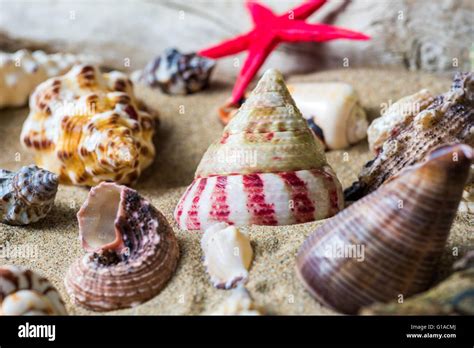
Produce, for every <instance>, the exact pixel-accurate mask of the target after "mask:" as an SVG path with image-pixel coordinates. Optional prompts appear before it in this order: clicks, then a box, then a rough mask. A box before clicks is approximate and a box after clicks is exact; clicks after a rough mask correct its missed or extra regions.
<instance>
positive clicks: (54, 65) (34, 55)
mask: <svg viewBox="0 0 474 348" xmlns="http://www.w3.org/2000/svg"><path fill="white" fill-rule="evenodd" d="M93 62H96V63H98V62H99V59H98V58H95V57H89V56H84V55H73V54H68V53H54V54H48V53H45V52H43V51H34V52H30V51H28V50H19V51H16V52H14V53H6V52H0V109H1V108H5V107H15V106H22V105H24V104H26V102H27V101H28V97H29V95H30V94H31V92H33V90H34V89H35V87H36V86H38V85H39V84H40V83H41V82H43V81H46V80H47V79H49V78H50V77H53V76H58V75H61V74H64V73H65V72H66V71H68V70H69V69H71V68H72V66H73V65H74V64H79V63H93Z"/></svg>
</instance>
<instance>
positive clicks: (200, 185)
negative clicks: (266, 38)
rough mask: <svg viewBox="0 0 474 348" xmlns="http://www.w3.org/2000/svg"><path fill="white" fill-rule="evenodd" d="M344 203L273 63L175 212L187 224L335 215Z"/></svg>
mask: <svg viewBox="0 0 474 348" xmlns="http://www.w3.org/2000/svg"><path fill="white" fill-rule="evenodd" d="M342 206H343V197H342V189H341V184H340V182H339V180H338V179H337V177H336V175H335V174H334V172H333V171H332V169H331V167H330V166H329V165H328V164H327V161H326V157H325V154H324V150H323V145H322V143H321V142H320V141H319V140H318V139H317V138H316V137H315V136H314V135H313V134H312V132H311V130H310V129H309V128H308V125H307V124H306V121H305V120H304V118H303V117H302V116H301V113H300V111H299V110H298V108H297V107H296V106H295V103H294V101H293V99H292V98H291V95H290V93H289V92H288V89H287V88H286V85H285V83H284V81H283V77H282V75H281V74H280V73H279V72H278V71H276V70H268V71H267V72H266V73H265V74H264V76H263V77H262V79H261V80H260V81H259V83H258V85H257V87H256V88H255V90H254V91H253V92H252V94H251V95H250V96H249V98H248V99H247V101H246V102H245V103H244V104H243V105H242V107H241V108H240V109H239V111H238V112H237V114H236V116H235V117H234V118H232V120H231V121H230V122H229V124H228V125H227V126H226V127H225V128H224V131H223V135H222V136H221V138H220V139H218V140H217V141H216V142H214V143H213V144H211V145H210V147H209V148H208V150H207V152H206V153H205V154H204V156H203V158H202V160H201V162H200V164H199V166H198V168H197V170H196V175H195V180H194V181H193V182H192V183H191V185H190V186H189V187H188V189H187V190H186V192H185V193H184V194H183V196H182V197H181V199H180V201H179V203H178V205H177V207H176V209H175V219H176V221H177V222H178V224H179V226H180V228H182V229H188V230H196V229H205V228H207V227H209V226H210V224H212V223H214V222H219V221H222V222H227V223H229V224H233V225H237V226H244V225H251V224H256V225H286V224H294V223H302V222H308V221H313V220H315V219H322V218H326V217H329V216H332V215H334V214H335V213H337V212H338V211H339V210H340V209H342Z"/></svg>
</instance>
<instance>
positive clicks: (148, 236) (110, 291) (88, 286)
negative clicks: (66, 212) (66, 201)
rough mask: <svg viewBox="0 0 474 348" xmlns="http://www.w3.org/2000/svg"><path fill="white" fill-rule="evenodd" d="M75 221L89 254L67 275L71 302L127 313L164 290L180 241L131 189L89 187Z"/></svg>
mask: <svg viewBox="0 0 474 348" xmlns="http://www.w3.org/2000/svg"><path fill="white" fill-rule="evenodd" d="M77 219H78V221H79V234H80V238H81V241H82V245H83V248H84V249H85V250H86V251H87V254H86V255H84V256H83V257H82V258H80V259H79V260H77V261H75V262H74V263H73V264H72V265H71V266H70V267H69V270H68V272H67V274H66V279H65V285H66V290H67V292H68V293H69V295H70V296H71V299H72V301H73V302H74V303H76V304H79V305H81V306H83V307H85V308H87V309H90V310H93V311H110V310H114V309H121V308H129V307H134V306H136V305H138V304H140V303H143V302H145V301H147V300H149V299H151V298H152V297H154V296H156V295H157V294H158V293H159V292H160V291H161V290H162V289H163V288H164V287H165V285H166V283H167V282H168V280H169V279H170V278H171V276H172V275H173V273H174V271H175V269H176V265H177V262H178V258H179V249H178V242H177V240H176V237H175V235H174V233H173V230H172V229H171V227H170V226H169V224H168V222H167V221H166V219H165V217H164V216H163V215H162V214H161V213H160V212H159V211H157V210H156V209H155V208H154V207H153V206H152V205H151V204H150V203H149V202H148V201H146V200H145V199H144V198H142V197H141V196H140V195H139V194H138V193H137V192H136V191H135V190H132V189H130V188H128V187H126V186H120V185H116V184H114V183H105V182H104V183H102V184H100V185H98V186H96V187H93V188H92V189H91V191H90V193H89V196H88V198H87V200H86V201H85V203H84V204H83V206H82V207H81V209H80V210H79V212H78V214H77Z"/></svg>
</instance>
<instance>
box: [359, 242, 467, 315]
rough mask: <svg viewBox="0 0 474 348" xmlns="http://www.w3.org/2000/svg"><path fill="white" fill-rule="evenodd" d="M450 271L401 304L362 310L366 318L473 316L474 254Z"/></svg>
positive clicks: (393, 303) (378, 305)
mask: <svg viewBox="0 0 474 348" xmlns="http://www.w3.org/2000/svg"><path fill="white" fill-rule="evenodd" d="M454 269H455V270H456V272H454V273H453V274H452V275H451V276H449V277H448V278H447V279H445V280H443V281H442V282H441V283H439V284H438V285H436V286H435V287H433V288H432V289H430V290H428V291H426V292H424V293H421V294H419V295H416V296H413V297H410V298H409V299H405V300H404V301H403V302H401V303H400V302H398V301H393V302H390V303H376V304H373V305H371V306H369V307H364V308H362V310H361V314H366V315H474V251H472V250H471V251H470V252H469V253H468V254H467V255H466V256H465V257H464V258H463V259H461V260H460V261H459V262H457V263H456V264H455V267H454Z"/></svg>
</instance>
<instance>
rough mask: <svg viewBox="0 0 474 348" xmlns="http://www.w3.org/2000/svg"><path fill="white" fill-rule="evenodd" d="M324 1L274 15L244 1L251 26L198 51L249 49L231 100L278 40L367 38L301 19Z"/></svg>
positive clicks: (311, 1)
mask: <svg viewBox="0 0 474 348" xmlns="http://www.w3.org/2000/svg"><path fill="white" fill-rule="evenodd" d="M325 2H326V0H309V1H307V2H305V3H304V4H302V5H300V6H298V7H295V8H294V9H292V10H290V11H289V12H288V13H285V14H282V15H280V16H277V15H275V14H274V13H273V12H272V11H271V10H270V9H269V8H268V7H265V6H263V5H260V4H259V3H257V2H255V1H247V8H248V10H249V11H250V14H251V15H252V19H253V23H254V27H253V29H252V30H251V31H249V32H247V33H245V34H242V35H239V36H237V37H236V38H233V39H230V40H227V41H224V42H222V43H220V44H218V45H216V46H213V47H210V48H207V49H204V50H201V51H199V52H198V53H199V54H200V55H201V56H205V57H209V58H220V57H224V56H228V55H231V54H235V53H239V52H241V51H244V50H247V51H248V56H247V59H246V60H245V63H244V66H243V67H242V69H241V70H240V73H239V76H238V78H237V82H236V83H235V86H234V90H233V91H232V99H231V103H233V104H238V103H239V101H241V100H242V96H243V95H244V93H245V89H246V88H247V86H248V85H249V83H250V82H251V81H252V79H253V77H254V76H255V74H256V73H257V72H258V69H260V67H261V66H262V64H263V63H264V61H265V59H266V58H267V57H268V55H269V54H270V53H271V52H272V51H273V50H274V49H275V48H276V46H278V44H279V43H281V42H297V41H316V42H323V41H329V40H334V39H351V40H368V39H369V37H368V36H366V35H364V34H361V33H358V32H355V31H350V30H346V29H343V28H338V27H335V26H331V25H326V24H309V23H306V22H305V21H304V20H305V19H306V18H308V17H309V16H310V15H311V14H312V13H313V12H314V11H316V10H317V9H319V8H320V7H321V6H322V5H323V4H324V3H325Z"/></svg>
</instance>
